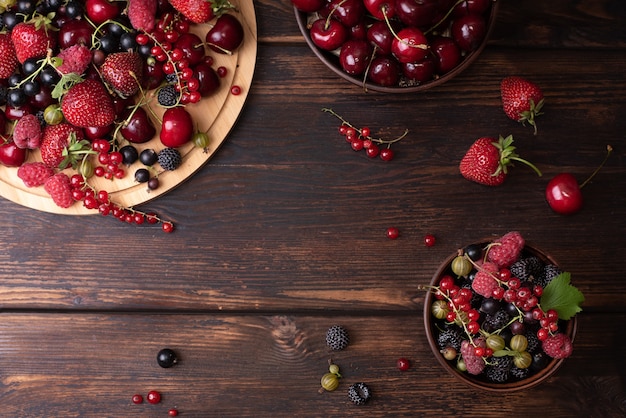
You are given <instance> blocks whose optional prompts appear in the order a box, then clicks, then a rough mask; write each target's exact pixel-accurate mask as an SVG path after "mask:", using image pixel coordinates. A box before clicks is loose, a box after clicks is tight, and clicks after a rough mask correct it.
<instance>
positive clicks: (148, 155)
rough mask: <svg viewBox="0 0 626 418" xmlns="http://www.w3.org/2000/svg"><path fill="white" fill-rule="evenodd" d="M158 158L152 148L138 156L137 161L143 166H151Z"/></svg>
mask: <svg viewBox="0 0 626 418" xmlns="http://www.w3.org/2000/svg"><path fill="white" fill-rule="evenodd" d="M158 158H159V156H158V154H157V153H156V151H155V150H153V149H152V148H147V149H145V150H143V151H141V154H139V161H141V163H142V164H143V165H152V164H154V163H156V162H157V160H158Z"/></svg>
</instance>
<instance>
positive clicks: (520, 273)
mask: <svg viewBox="0 0 626 418" xmlns="http://www.w3.org/2000/svg"><path fill="white" fill-rule="evenodd" d="M509 270H510V271H511V275H512V276H514V277H517V278H518V279H520V280H521V281H526V280H529V279H530V278H531V277H537V276H539V275H540V274H541V272H542V271H543V263H542V262H541V260H539V258H537V257H534V256H532V257H527V258H522V259H521V260H518V261H516V262H515V263H513V264H511V267H509Z"/></svg>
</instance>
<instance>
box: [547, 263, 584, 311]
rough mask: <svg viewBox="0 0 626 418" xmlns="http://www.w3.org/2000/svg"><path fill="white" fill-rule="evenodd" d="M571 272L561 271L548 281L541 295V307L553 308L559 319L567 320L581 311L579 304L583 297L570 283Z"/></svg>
mask: <svg viewBox="0 0 626 418" xmlns="http://www.w3.org/2000/svg"><path fill="white" fill-rule="evenodd" d="M570 279H571V274H570V273H568V272H563V273H561V274H559V275H558V276H556V277H555V278H554V279H552V280H551V281H550V283H548V285H547V286H546V287H545V289H544V290H543V295H541V300H540V304H541V309H543V310H544V311H548V310H549V309H554V310H555V311H556V312H557V313H558V314H559V319H563V320H568V319H570V318H572V317H573V316H574V315H576V314H577V313H578V312H580V311H582V308H581V307H580V305H581V304H582V303H583V302H584V301H585V297H584V295H583V294H582V292H581V291H580V290H578V289H577V288H576V287H575V286H572V285H571V284H570Z"/></svg>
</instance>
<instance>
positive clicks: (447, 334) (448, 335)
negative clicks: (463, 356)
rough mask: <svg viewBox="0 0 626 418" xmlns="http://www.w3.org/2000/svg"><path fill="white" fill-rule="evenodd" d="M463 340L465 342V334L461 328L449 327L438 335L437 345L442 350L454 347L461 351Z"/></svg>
mask: <svg viewBox="0 0 626 418" xmlns="http://www.w3.org/2000/svg"><path fill="white" fill-rule="evenodd" d="M461 342H463V334H462V333H461V330H460V329H459V328H448V329H446V330H443V331H441V332H440V333H439V336H438V337H437V345H438V346H439V349H440V350H443V349H444V348H446V347H452V348H454V349H455V350H456V351H460V350H461Z"/></svg>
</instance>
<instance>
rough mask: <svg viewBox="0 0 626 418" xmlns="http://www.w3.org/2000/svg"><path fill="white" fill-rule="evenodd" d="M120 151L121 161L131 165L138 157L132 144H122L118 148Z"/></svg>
mask: <svg viewBox="0 0 626 418" xmlns="http://www.w3.org/2000/svg"><path fill="white" fill-rule="evenodd" d="M120 152H121V153H122V162H123V163H124V164H126V165H131V164H132V163H134V162H135V161H137V159H138V158H139V153H138V152H137V148H135V147H133V146H132V145H124V146H123V147H122V148H120Z"/></svg>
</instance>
